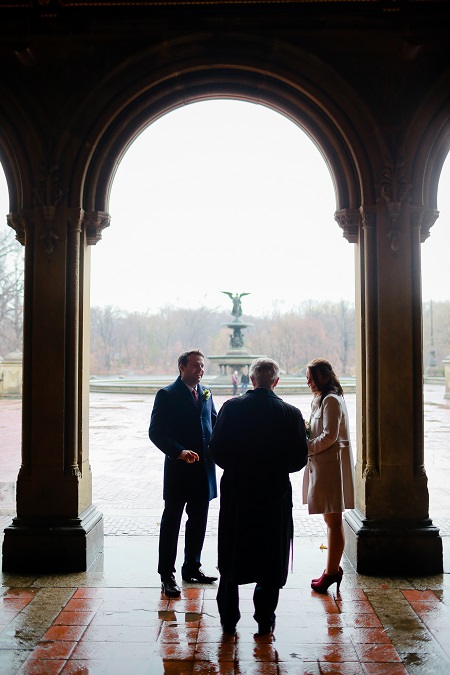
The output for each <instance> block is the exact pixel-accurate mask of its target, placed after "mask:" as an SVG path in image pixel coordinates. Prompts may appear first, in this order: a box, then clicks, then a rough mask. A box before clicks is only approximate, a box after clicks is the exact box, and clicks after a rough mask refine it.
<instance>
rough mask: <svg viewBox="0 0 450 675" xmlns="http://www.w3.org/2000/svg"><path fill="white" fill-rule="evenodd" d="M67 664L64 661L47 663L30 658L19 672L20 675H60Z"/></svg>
mask: <svg viewBox="0 0 450 675" xmlns="http://www.w3.org/2000/svg"><path fill="white" fill-rule="evenodd" d="M65 664H66V661H63V660H59V661H58V660H56V659H55V660H54V661H47V660H45V659H43V660H40V659H33V658H29V659H28V660H27V661H25V663H24V664H23V666H22V667H21V669H20V670H19V673H18V675H59V673H60V672H61V671H62V669H63V667H64V666H65Z"/></svg>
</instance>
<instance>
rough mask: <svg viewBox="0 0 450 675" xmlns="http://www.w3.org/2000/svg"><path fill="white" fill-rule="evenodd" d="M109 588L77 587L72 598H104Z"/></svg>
mask: <svg viewBox="0 0 450 675" xmlns="http://www.w3.org/2000/svg"><path fill="white" fill-rule="evenodd" d="M108 590H109V589H107V588H77V590H76V591H75V593H74V594H73V595H72V598H104V597H105V596H106V595H107V594H108Z"/></svg>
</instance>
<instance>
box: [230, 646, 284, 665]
mask: <svg viewBox="0 0 450 675" xmlns="http://www.w3.org/2000/svg"><path fill="white" fill-rule="evenodd" d="M236 660H237V661H239V663H240V662H242V661H245V662H246V663H249V662H254V661H265V662H275V661H276V660H277V652H276V649H275V646H274V644H271V643H260V642H253V643H251V642H241V641H239V640H238V641H237V643H236Z"/></svg>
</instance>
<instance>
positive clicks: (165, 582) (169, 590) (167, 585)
mask: <svg viewBox="0 0 450 675" xmlns="http://www.w3.org/2000/svg"><path fill="white" fill-rule="evenodd" d="M161 590H162V592H163V593H164V595H167V597H168V598H179V597H180V595H181V591H180V588H179V586H177V582H176V581H175V577H174V576H171V577H167V578H166V579H161Z"/></svg>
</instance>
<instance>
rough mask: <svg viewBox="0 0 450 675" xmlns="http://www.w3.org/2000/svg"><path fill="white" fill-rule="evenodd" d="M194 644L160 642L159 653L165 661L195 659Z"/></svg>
mask: <svg viewBox="0 0 450 675" xmlns="http://www.w3.org/2000/svg"><path fill="white" fill-rule="evenodd" d="M194 648H195V646H194V645H188V644H172V643H171V644H160V645H159V650H158V651H159V655H160V656H161V658H162V659H163V661H193V660H194Z"/></svg>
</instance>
